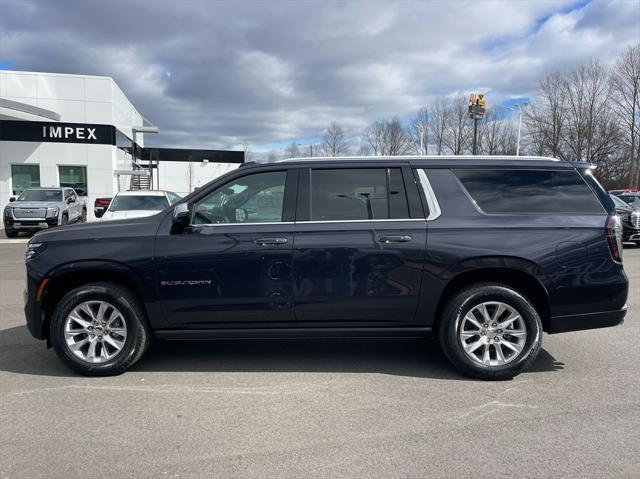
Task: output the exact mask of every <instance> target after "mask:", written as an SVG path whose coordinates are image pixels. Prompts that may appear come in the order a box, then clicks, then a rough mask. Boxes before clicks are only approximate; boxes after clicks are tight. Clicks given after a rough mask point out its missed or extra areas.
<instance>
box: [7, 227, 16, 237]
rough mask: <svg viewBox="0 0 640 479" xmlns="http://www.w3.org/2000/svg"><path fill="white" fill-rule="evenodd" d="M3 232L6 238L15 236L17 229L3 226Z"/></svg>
mask: <svg viewBox="0 0 640 479" xmlns="http://www.w3.org/2000/svg"><path fill="white" fill-rule="evenodd" d="M4 234H5V235H6V237H7V238H17V237H18V234H19V232H18V230H13V229H6V228H5V230H4Z"/></svg>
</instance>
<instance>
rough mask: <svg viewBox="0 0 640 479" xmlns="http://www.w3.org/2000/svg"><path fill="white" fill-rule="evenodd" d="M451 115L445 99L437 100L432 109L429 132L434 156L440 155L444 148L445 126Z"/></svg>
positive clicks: (448, 104) (448, 103)
mask: <svg viewBox="0 0 640 479" xmlns="http://www.w3.org/2000/svg"><path fill="white" fill-rule="evenodd" d="M450 115H451V108H450V102H449V101H447V99H446V98H440V99H438V100H437V101H436V102H435V104H434V106H433V109H432V113H431V122H430V127H431V128H430V130H431V137H432V138H433V141H434V144H435V146H436V154H438V155H442V154H443V153H444V148H445V135H446V133H447V125H448V124H449V116H450Z"/></svg>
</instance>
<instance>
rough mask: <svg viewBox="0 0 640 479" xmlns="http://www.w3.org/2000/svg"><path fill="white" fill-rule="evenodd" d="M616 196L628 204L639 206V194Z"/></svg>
mask: <svg viewBox="0 0 640 479" xmlns="http://www.w3.org/2000/svg"><path fill="white" fill-rule="evenodd" d="M618 198H620V199H621V200H622V201H624V202H625V203H626V204H628V205H631V206H635V207H640V196H635V195H623V196H618Z"/></svg>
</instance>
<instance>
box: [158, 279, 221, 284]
mask: <svg viewBox="0 0 640 479" xmlns="http://www.w3.org/2000/svg"><path fill="white" fill-rule="evenodd" d="M210 284H211V280H210V279H191V280H182V281H160V286H209V285H210Z"/></svg>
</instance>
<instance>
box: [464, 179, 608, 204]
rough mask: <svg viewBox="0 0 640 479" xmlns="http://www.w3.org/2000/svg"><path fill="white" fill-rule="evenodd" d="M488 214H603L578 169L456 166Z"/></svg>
mask: <svg viewBox="0 0 640 479" xmlns="http://www.w3.org/2000/svg"><path fill="white" fill-rule="evenodd" d="M452 171H453V173H454V175H456V177H457V178H458V179H459V180H460V182H461V183H462V185H463V186H464V188H465V189H466V190H467V192H468V193H469V195H470V196H471V198H473V200H474V201H475V202H476V204H477V205H478V207H479V208H480V209H482V210H483V211H484V212H486V213H532V214H535V213H552V214H553V213H604V212H605V210H604V208H603V206H602V204H601V203H600V200H599V199H598V198H597V197H596V196H595V194H594V193H593V191H592V190H591V188H590V187H589V186H588V185H587V184H586V183H585V181H584V179H583V178H582V177H581V176H580V174H579V173H578V172H577V171H575V170H524V169H523V170H515V169H511V170H509V169H499V170H490V169H454V170H452Z"/></svg>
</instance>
